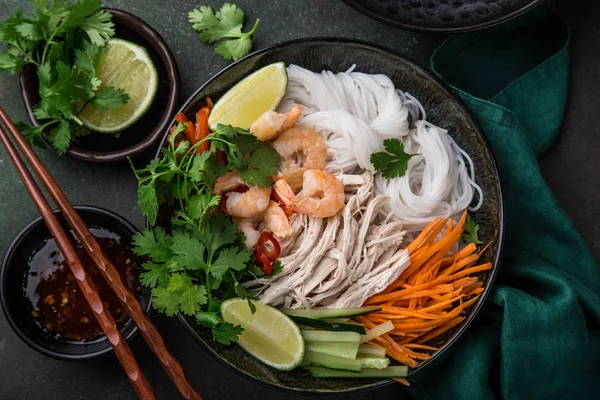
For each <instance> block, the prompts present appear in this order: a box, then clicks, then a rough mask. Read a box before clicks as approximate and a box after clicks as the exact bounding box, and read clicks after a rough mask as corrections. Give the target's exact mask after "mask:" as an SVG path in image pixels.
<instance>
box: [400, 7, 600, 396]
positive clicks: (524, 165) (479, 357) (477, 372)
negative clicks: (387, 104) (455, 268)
mask: <svg viewBox="0 0 600 400" xmlns="http://www.w3.org/2000/svg"><path fill="white" fill-rule="evenodd" d="M568 41H569V35H568V32H567V30H566V28H565V27H564V25H563V24H562V22H561V20H560V19H559V18H558V17H557V16H556V14H553V13H551V12H547V11H546V10H545V9H543V8H542V9H540V8H538V9H536V10H534V12H530V13H528V14H526V15H524V16H522V17H520V18H519V19H517V20H513V21H512V22H510V23H506V24H503V25H501V26H499V27H495V28H492V29H489V30H486V31H483V32H475V33H471V34H464V35H456V36H452V37H451V38H450V39H448V40H447V41H446V42H445V43H443V44H442V45H441V46H440V47H439V48H438V49H437V51H436V52H435V54H434V55H433V56H432V59H431V66H432V69H433V70H434V71H435V72H436V73H437V74H439V75H440V76H441V77H442V78H443V79H444V80H446V81H447V82H448V83H449V84H450V85H451V86H452V87H453V88H454V90H456V92H457V93H458V94H459V95H460V97H462V99H463V100H464V101H465V102H466V103H467V105H468V106H469V107H470V109H471V110H472V111H473V113H474V114H475V115H476V117H477V118H478V119H479V121H480V123H481V125H482V127H483V130H484V131H485V134H486V135H487V137H488V139H489V141H490V143H491V146H492V149H493V152H494V155H495V157H496V161H497V164H498V170H499V173H500V179H501V182H502V188H503V192H504V201H505V215H506V220H505V222H506V231H505V232H506V236H505V244H504V253H503V256H502V261H501V263H500V265H499V270H498V275H497V278H496V281H495V284H494V286H493V288H492V291H491V293H490V295H489V297H488V299H487V301H486V303H485V305H484V307H483V309H482V311H481V313H480V314H479V315H478V316H477V318H476V319H475V320H474V322H473V324H472V325H471V326H470V327H469V329H468V330H467V331H466V332H465V333H464V335H463V336H462V337H461V338H460V339H459V340H458V341H457V343H455V344H454V345H453V347H452V348H451V349H450V350H449V351H448V352H447V353H445V354H444V355H442V356H441V357H440V359H439V360H437V361H435V362H433V363H432V364H431V365H429V366H428V367H427V368H425V369H424V370H423V371H421V372H420V373H418V374H416V376H415V379H413V380H412V386H411V387H410V388H409V389H408V390H409V392H410V394H411V395H412V397H413V398H415V399H492V398H494V397H496V398H498V397H502V398H505V399H510V400H516V399H528V400H531V399H592V398H598V397H599V396H600V296H599V295H600V269H599V268H598V265H597V264H596V262H595V260H594V258H593V256H592V255H591V254H590V252H589V250H588V249H587V247H586V245H585V244H584V242H583V240H582V238H581V237H580V236H579V234H578V233H577V231H576V230H575V228H574V227H573V224H572V222H571V221H570V219H569V217H568V216H567V215H566V214H565V212H564V210H563V209H562V208H561V206H560V204H559V203H558V202H557V200H556V198H555V197H554V196H553V194H552V193H551V191H550V189H549V188H548V186H547V185H546V183H545V182H544V179H543V178H542V175H541V173H540V170H539V167H538V164H537V160H536V157H537V156H539V155H540V154H541V153H542V152H544V151H545V150H546V149H547V148H548V147H549V146H550V144H551V143H552V141H553V140H554V138H555V137H556V135H557V133H558V131H559V127H560V123H561V121H562V118H563V114H564V110H565V106H566V97H567V86H568V77H569V68H568V65H569V64H568V50H567V45H568Z"/></svg>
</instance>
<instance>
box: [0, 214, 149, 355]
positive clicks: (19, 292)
mask: <svg viewBox="0 0 600 400" xmlns="http://www.w3.org/2000/svg"><path fill="white" fill-rule="evenodd" d="M75 209H76V210H77V212H78V213H79V215H80V216H81V218H82V219H83V221H84V222H85V223H86V225H87V226H88V227H89V228H90V229H93V228H104V229H108V230H110V231H111V232H114V233H117V234H118V235H119V236H120V237H121V238H122V240H123V241H124V242H125V245H129V243H130V242H131V238H132V236H133V235H134V234H135V233H137V231H138V230H137V229H136V227H135V226H133V225H132V224H131V223H130V222H128V221H127V220H126V219H124V218H123V217H121V216H119V215H117V214H115V213H113V212H111V211H108V210H105V209H102V208H97V207H87V206H75ZM54 213H55V214H56V215H57V216H58V218H59V221H60V222H61V224H62V225H63V227H64V228H65V231H67V232H68V231H69V229H68V225H67V224H66V222H65V221H64V219H63V218H62V216H61V215H60V211H58V210H56V211H54ZM49 238H51V235H50V232H49V231H48V228H46V225H45V224H44V221H43V220H42V218H41V217H39V218H37V219H35V220H33V221H32V222H31V223H29V224H28V225H27V226H26V227H25V228H23V230H22V231H21V232H20V233H19V234H18V235H17V237H16V238H15V239H14V240H13V242H12V243H11V245H10V247H9V248H8V250H7V251H6V254H5V255H4V259H3V260H2V266H1V267H0V280H1V286H0V302H1V303H2V309H3V311H4V315H5V316H6V319H7V321H8V323H9V324H10V326H11V327H12V328H13V330H14V331H15V333H16V334H17V335H18V336H19V337H20V338H21V339H22V340H23V341H24V342H25V343H26V344H27V345H29V347H31V348H33V349H34V350H37V351H39V352H40V353H42V354H44V355H46V356H49V357H53V358H57V359H59V360H84V359H89V358H92V357H96V356H99V355H102V354H105V353H108V352H110V351H111V350H112V347H111V345H110V343H109V342H108V340H107V339H106V336H102V337H99V338H97V339H95V340H91V341H86V342H79V341H66V340H59V339H56V338H54V337H51V336H49V335H48V334H46V333H44V332H43V331H42V329H41V328H40V327H39V326H38V325H37V324H36V323H35V321H34V319H33V317H32V315H31V312H32V310H33V308H32V304H31V301H30V300H29V299H28V298H27V297H25V294H24V293H23V280H24V279H26V275H27V272H28V271H27V265H28V260H29V257H30V256H31V254H33V252H34V250H36V249H37V248H38V247H39V246H40V245H41V244H42V243H44V242H45V241H46V240H47V239H49ZM150 297H151V291H150V289H146V288H144V289H142V291H141V293H140V298H139V301H140V305H141V306H142V309H143V310H145V312H146V313H148V312H149V311H150ZM137 331H138V329H137V326H136V325H135V324H134V323H133V321H132V320H131V319H129V320H128V321H127V322H126V323H125V324H124V325H123V327H122V328H121V335H123V338H124V339H125V340H127V341H129V340H131V338H133V337H134V336H135V335H136V334H137Z"/></svg>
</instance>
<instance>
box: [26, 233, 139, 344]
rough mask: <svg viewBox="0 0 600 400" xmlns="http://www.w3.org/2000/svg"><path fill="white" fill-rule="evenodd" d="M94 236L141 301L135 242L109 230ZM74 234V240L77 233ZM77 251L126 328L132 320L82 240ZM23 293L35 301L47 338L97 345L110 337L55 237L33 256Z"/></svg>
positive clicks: (122, 278) (34, 309)
mask: <svg viewBox="0 0 600 400" xmlns="http://www.w3.org/2000/svg"><path fill="white" fill-rule="evenodd" d="M90 232H91V233H92V235H94V237H95V238H96V240H97V241H98V244H99V245H100V247H101V248H102V251H103V253H104V255H106V257H107V258H108V259H109V260H110V262H111V263H112V264H113V265H114V267H115V269H116V270H117V272H119V275H120V276H121V280H122V281H123V283H124V284H125V286H126V287H127V288H128V289H129V290H130V291H131V292H132V293H133V294H134V296H136V297H139V294H140V291H141V287H140V285H139V281H138V276H139V268H140V267H139V265H138V261H137V258H136V256H135V255H134V254H133V252H132V251H131V250H130V249H129V247H128V245H129V243H128V242H127V243H125V241H124V240H121V238H120V237H119V235H117V234H116V233H113V232H111V231H109V230H107V229H104V228H90ZM71 236H72V237H74V235H73V234H71ZM75 249H76V251H77V255H78V256H79V259H80V260H81V263H82V265H83V268H84V269H85V271H86V272H87V273H88V275H89V276H90V277H91V279H92V281H93V282H94V285H95V286H96V289H97V290H98V293H99V294H100V298H101V299H102V301H103V302H104V306H105V307H107V309H108V310H109V311H110V313H111V315H112V316H113V318H114V319H115V322H116V323H117V325H118V326H119V327H121V326H123V324H124V323H125V322H126V321H127V320H128V319H129V316H128V314H127V312H126V311H125V310H124V309H123V307H122V306H121V303H120V301H119V299H118V298H117V296H116V295H115V294H114V292H113V291H112V289H111V288H110V286H109V285H108V283H106V281H105V280H104V278H103V277H102V275H101V274H100V271H99V270H98V268H97V267H96V264H95V263H94V262H93V261H92V259H91V258H90V256H89V255H88V254H87V252H86V251H85V249H84V248H83V246H81V244H79V243H78V242H76V247H75ZM23 291H24V295H25V296H26V297H27V298H28V299H29V300H30V301H31V305H32V307H33V311H32V312H31V315H32V316H33V317H34V318H35V320H36V323H37V324H38V325H39V326H40V328H41V329H42V330H43V331H44V332H45V333H46V334H48V335H51V336H53V337H54V338H57V339H63V340H67V341H91V340H94V339H96V338H98V337H99V336H102V335H103V334H104V332H102V329H101V328H100V324H99V323H98V321H97V320H96V317H95V316H94V313H93V312H92V309H91V308H90V306H89V305H88V303H87V301H86V300H85V297H84V296H83V293H82V292H81V290H80V289H79V285H78V284H77V281H76V280H75V277H74V276H73V274H72V273H71V270H70V269H69V267H68V265H67V264H66V262H65V260H64V258H63V256H62V254H61V253H60V250H59V249H58V246H57V244H56V242H55V241H54V239H53V238H49V239H47V240H46V241H45V242H44V243H43V244H42V245H40V247H38V248H37V249H36V250H35V252H34V253H33V254H32V255H31V257H30V258H29V261H28V269H27V272H26V276H25V279H24V287H23Z"/></svg>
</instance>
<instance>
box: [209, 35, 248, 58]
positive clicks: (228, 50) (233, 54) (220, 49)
mask: <svg viewBox="0 0 600 400" xmlns="http://www.w3.org/2000/svg"><path fill="white" fill-rule="evenodd" d="M251 48H252V38H251V37H249V36H244V37H241V38H239V39H237V40H224V41H222V42H221V43H219V45H218V46H217V47H216V48H215V53H217V54H218V55H220V56H221V57H223V58H224V59H225V60H227V61H233V60H237V59H240V58H242V57H244V56H245V55H246V54H248V53H250V49H251Z"/></svg>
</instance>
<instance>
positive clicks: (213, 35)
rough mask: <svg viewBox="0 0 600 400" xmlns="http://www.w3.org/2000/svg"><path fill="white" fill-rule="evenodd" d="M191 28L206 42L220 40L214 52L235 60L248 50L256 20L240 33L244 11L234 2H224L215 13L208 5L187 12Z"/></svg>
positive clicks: (256, 24) (250, 45)
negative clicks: (244, 31) (249, 27)
mask: <svg viewBox="0 0 600 400" xmlns="http://www.w3.org/2000/svg"><path fill="white" fill-rule="evenodd" d="M188 18H189V21H190V22H191V23H192V28H193V29H195V30H196V31H198V32H199V33H200V39H202V40H203V41H204V42H206V43H215V42H216V41H218V40H221V39H232V40H224V41H222V42H221V43H220V44H219V45H218V46H217V47H216V49H215V52H216V53H217V54H218V55H220V56H222V57H223V58H224V59H225V60H237V59H239V58H241V57H243V56H245V55H246V54H248V53H249V52H250V49H251V48H252V35H253V34H254V32H255V31H256V27H257V26H258V22H259V21H260V20H258V19H257V20H256V22H255V23H254V27H253V28H252V30H251V31H249V32H246V33H242V27H243V25H244V12H243V11H242V9H241V8H239V7H238V6H236V5H235V4H231V3H225V4H223V6H222V7H221V9H220V10H219V11H218V12H217V13H216V14H215V13H214V12H213V10H212V8H211V7H210V6H201V7H200V8H198V9H195V10H192V11H191V12H190V13H189V14H188Z"/></svg>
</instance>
